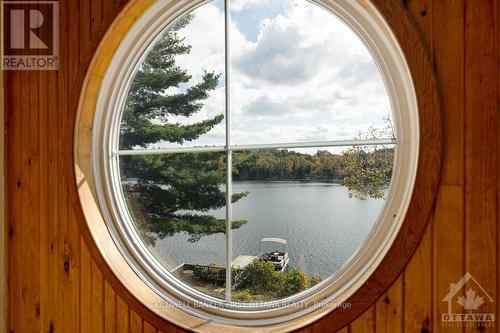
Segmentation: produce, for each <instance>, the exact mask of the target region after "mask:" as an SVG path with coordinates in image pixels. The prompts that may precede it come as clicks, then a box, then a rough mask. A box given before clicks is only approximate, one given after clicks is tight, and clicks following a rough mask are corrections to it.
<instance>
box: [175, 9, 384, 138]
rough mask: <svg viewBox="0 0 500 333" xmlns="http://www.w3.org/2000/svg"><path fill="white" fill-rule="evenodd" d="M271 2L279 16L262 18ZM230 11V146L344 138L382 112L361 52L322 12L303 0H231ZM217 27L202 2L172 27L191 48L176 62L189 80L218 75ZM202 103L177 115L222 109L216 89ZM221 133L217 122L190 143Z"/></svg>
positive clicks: (220, 47)
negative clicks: (180, 24)
mask: <svg viewBox="0 0 500 333" xmlns="http://www.w3.org/2000/svg"><path fill="white" fill-rule="evenodd" d="M277 2H279V3H280V6H281V7H280V6H277V4H276V3H277ZM271 3H272V4H273V6H274V7H273V8H274V9H273V10H275V9H276V8H278V7H279V8H280V13H279V14H276V13H275V12H273V14H272V15H267V14H269V12H270V11H271V10H270V9H269V6H271V5H270V4H271ZM231 9H232V11H234V12H235V13H237V14H238V13H239V15H233V22H232V25H231V58H232V74H231V78H232V80H231V108H232V119H233V124H232V128H233V142H234V143H237V144H247V143H264V142H268V143H269V142H289V141H292V142H293V141H305V140H314V141H318V140H332V139H349V138H352V137H354V136H356V135H357V133H358V132H359V131H360V130H366V129H367V128H368V126H369V125H370V124H373V123H376V124H377V123H379V124H380V123H382V117H383V116H387V114H388V113H389V112H390V106H389V101H388V98H387V94H386V91H385V88H384V85H383V82H382V79H381V77H380V75H379V73H378V71H377V68H376V65H375V63H374V62H373V60H372V58H371V56H370V54H369V52H368V50H367V49H366V47H365V46H364V45H363V43H362V42H361V41H360V40H359V39H358V38H357V36H355V35H354V33H353V32H352V31H351V30H350V29H349V28H348V27H346V26H345V25H344V24H343V23H342V22H341V21H340V20H338V19H337V18H336V17H335V16H333V15H332V14H330V13H329V12H327V11H326V10H324V9H322V8H320V7H319V6H317V5H314V4H312V3H309V2H307V1H305V0H297V1H288V0H233V1H232V4H231ZM247 14H248V15H251V17H252V20H245V17H246V16H245V15H247ZM256 18H257V20H256ZM255 22H257V23H255ZM223 24H224V18H223V12H222V10H221V8H220V6H219V7H217V6H215V5H213V4H210V3H209V4H206V5H203V6H201V7H199V8H198V9H196V10H195V12H194V18H193V20H192V21H191V22H190V23H189V25H188V26H187V27H185V28H184V29H182V30H181V31H180V32H179V34H180V35H181V36H183V37H185V41H186V44H189V45H192V49H191V53H190V54H189V55H183V56H179V57H178V58H177V59H176V62H177V64H178V65H179V66H180V67H181V68H185V69H186V70H187V71H188V73H189V74H191V75H193V79H192V82H191V84H194V83H196V82H197V81H199V80H200V78H201V75H202V74H203V72H204V71H214V72H216V73H222V74H224V25H223ZM251 24H253V25H254V26H250V25H251ZM248 31H254V32H255V36H253V37H255V38H252V36H249V32H248ZM244 32H245V33H244ZM222 78H223V76H222ZM221 82H223V81H221ZM204 104H205V105H204V107H203V110H202V111H201V112H199V113H198V114H196V115H194V116H193V117H192V118H190V119H188V120H186V119H184V120H182V119H177V120H179V121H183V122H195V121H199V120H202V119H206V118H207V117H211V116H213V115H215V114H219V113H221V112H223V110H224V87H222V86H219V87H218V88H217V89H216V91H214V92H212V93H211V95H210V97H209V98H208V99H207V100H206V101H205V102H204ZM223 136H224V127H223V126H222V125H221V126H218V127H217V128H215V129H214V130H213V131H211V132H210V133H209V134H207V135H205V136H204V137H203V138H200V139H199V140H197V142H196V144H200V143H201V144H206V143H214V142H215V141H217V142H219V141H220V142H223Z"/></svg>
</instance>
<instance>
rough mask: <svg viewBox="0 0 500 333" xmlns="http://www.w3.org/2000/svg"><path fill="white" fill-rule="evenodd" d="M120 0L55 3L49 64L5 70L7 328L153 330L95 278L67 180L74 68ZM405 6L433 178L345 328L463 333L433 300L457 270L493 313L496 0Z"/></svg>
mask: <svg viewBox="0 0 500 333" xmlns="http://www.w3.org/2000/svg"><path fill="white" fill-rule="evenodd" d="M387 1H397V0H387ZM125 2H126V1H121V0H92V1H90V0H61V1H60V6H61V17H60V19H61V21H60V33H61V36H60V43H61V55H60V59H61V68H60V70H59V71H57V72H43V71H25V72H5V73H4V75H5V77H4V78H5V80H6V82H5V86H6V91H5V94H6V96H7V104H6V129H7V135H6V139H7V160H8V165H7V179H6V182H7V184H6V186H7V188H8V192H7V196H8V204H7V206H8V219H7V220H8V230H7V233H8V237H9V238H8V273H9V275H8V287H9V291H8V295H9V301H8V305H9V315H8V323H7V325H8V328H9V331H10V332H14V333H17V332H50V333H52V332H95V333H98V332H115V331H116V332H126V331H131V332H141V331H144V332H156V329H155V328H154V326H153V325H152V324H150V323H148V322H147V321H146V320H143V319H142V318H141V317H140V316H139V315H138V314H137V312H136V311H134V309H132V308H130V307H129V304H128V302H126V301H124V300H123V299H122V298H121V297H120V296H119V295H118V294H117V292H116V291H115V290H114V289H113V287H112V286H111V284H110V283H109V281H106V279H105V278H103V274H102V272H101V271H100V269H99V268H98V265H97V264H96V259H95V258H93V257H92V256H91V254H90V252H89V250H88V248H87V246H86V245H85V242H84V240H83V238H82V236H81V234H80V232H79V227H78V225H79V223H83V220H82V219H83V216H82V213H81V210H80V208H79V202H78V198H77V194H76V190H75V185H74V177H73V164H72V158H73V148H72V147H73V125H74V120H75V112H76V107H77V102H78V97H79V93H80V88H81V85H82V81H83V78H84V75H85V70H86V68H87V66H88V64H89V61H90V59H91V57H92V54H93V51H94V50H95V48H96V46H97V43H98V42H99V40H100V38H101V36H102V34H103V33H104V31H105V29H106V28H107V27H108V26H109V24H110V23H111V21H112V20H113V18H114V17H115V16H116V15H117V13H118V12H119V11H120V9H121V8H122V7H123V5H124V3H125ZM404 3H405V5H406V6H407V8H408V10H409V11H410V12H411V15H412V16H413V18H414V20H415V22H416V24H417V25H418V27H419V29H420V30H421V33H422V36H423V38H424V39H425V41H426V42H427V44H428V46H429V49H430V51H431V54H432V59H433V63H434V66H435V68H436V72H437V73H438V77H439V80H440V82H441V85H442V97H443V103H444V119H443V126H444V136H445V146H444V167H443V171H442V179H441V186H440V190H439V195H438V200H437V203H436V208H435V212H434V214H433V216H432V219H431V221H430V224H429V226H428V228H427V231H426V234H425V236H424V238H423V239H422V241H421V244H420V246H419V248H418V250H417V252H416V253H415V255H414V256H413V259H412V260H411V262H410V263H409V265H408V266H407V267H406V269H405V271H404V272H403V273H402V274H401V276H400V277H399V278H398V279H397V280H396V282H395V283H394V284H393V285H392V287H391V288H390V289H389V290H388V291H387V293H386V295H384V296H382V297H381V298H380V300H379V301H378V302H377V303H376V304H375V305H373V306H372V307H371V308H370V309H369V310H368V311H366V313H365V314H363V315H362V316H360V317H359V318H358V319H357V320H356V321H355V322H353V323H352V324H351V325H350V326H349V327H346V328H345V329H344V330H343V332H403V331H404V332H441V331H442V332H462V331H467V332H469V331H474V330H475V329H462V328H442V327H441V323H440V317H441V313H442V312H444V311H445V310H446V304H445V303H444V302H442V301H441V299H442V298H443V297H444V296H445V295H446V293H447V292H448V289H449V284H450V283H452V282H455V281H457V280H459V279H460V278H461V276H462V275H463V274H464V273H465V272H466V271H469V272H470V273H472V275H473V276H474V277H475V278H476V279H477V280H478V281H479V282H480V283H481V285H482V286H483V287H484V288H485V289H486V290H487V291H488V292H489V293H490V294H491V295H492V296H493V297H494V298H495V303H489V304H487V305H484V306H483V307H482V309H483V310H485V311H488V312H494V313H496V314H497V317H498V316H499V315H500V314H499V306H498V302H499V301H500V293H499V289H500V288H499V284H500V283H499V282H500V274H499V267H500V256H499V251H498V239H499V237H500V228H499V227H498V225H499V212H498V200H499V191H500V182H499V180H500V177H499V176H500V174H499V170H500V167H499V163H500V162H499V160H498V155H499V153H500V135H499V134H500V128H499V126H500V122H499V117H500V115H499V86H500V71H499V69H498V67H499V61H500V52H499V44H500V34H499V1H498V0H436V1H433V0H405V1H404ZM496 326H497V327H496V328H493V329H490V328H487V329H485V330H484V331H485V332H493V331H497V330H498V327H499V326H500V323H499V322H498V321H497V325H496ZM166 328H168V327H166ZM175 330H176V329H175V328H174V327H171V328H169V329H168V331H175ZM164 331H167V330H165V328H164Z"/></svg>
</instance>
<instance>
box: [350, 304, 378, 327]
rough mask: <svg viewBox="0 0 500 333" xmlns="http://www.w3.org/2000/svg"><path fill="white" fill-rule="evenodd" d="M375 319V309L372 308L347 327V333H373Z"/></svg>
mask: <svg viewBox="0 0 500 333" xmlns="http://www.w3.org/2000/svg"><path fill="white" fill-rule="evenodd" d="M375 317H376V309H375V307H374V306H372V307H371V308H370V309H369V310H368V311H366V312H365V313H363V314H362V315H361V316H360V317H359V318H358V319H356V320H355V321H354V322H353V323H351V325H349V326H350V327H349V331H350V332H351V333H374V332H375Z"/></svg>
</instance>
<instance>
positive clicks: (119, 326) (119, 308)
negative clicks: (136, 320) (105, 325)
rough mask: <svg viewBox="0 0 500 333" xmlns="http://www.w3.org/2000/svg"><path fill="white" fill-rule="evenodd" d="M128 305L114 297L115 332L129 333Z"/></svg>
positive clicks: (119, 298)
mask: <svg viewBox="0 0 500 333" xmlns="http://www.w3.org/2000/svg"><path fill="white" fill-rule="evenodd" d="M129 323H130V319H129V311H128V305H127V304H126V303H125V302H124V301H123V300H122V298H121V297H119V296H118V295H117V296H116V332H117V333H129V327H130V326H129Z"/></svg>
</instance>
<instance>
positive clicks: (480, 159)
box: [464, 0, 499, 332]
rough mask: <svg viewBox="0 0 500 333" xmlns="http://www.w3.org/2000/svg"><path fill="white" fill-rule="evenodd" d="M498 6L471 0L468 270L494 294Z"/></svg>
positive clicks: (489, 309)
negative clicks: (496, 32)
mask: <svg viewBox="0 0 500 333" xmlns="http://www.w3.org/2000/svg"><path fill="white" fill-rule="evenodd" d="M497 7H498V1H494V0H485V1H470V0H469V1H466V2H465V79H464V80H465V114H466V117H465V119H466V125H467V126H466V130H465V138H466V139H465V149H466V150H465V161H466V163H465V259H466V260H465V270H466V271H467V272H470V274H472V276H473V277H474V278H475V279H476V280H477V281H478V283H480V285H481V287H482V288H483V289H484V290H485V291H486V292H487V293H489V294H490V295H496V294H497V292H498V290H497V288H498V286H497V281H498V267H497V266H496V265H497V263H498V252H497V251H498V239H497V236H498V231H497V219H498V201H497V192H496V186H493V185H492V184H497V181H498V159H497V153H498V147H497V146H496V145H497V142H498V141H497V140H498V133H497V130H498V116H499V115H498V86H497V82H498V81H497V80H498V77H497V75H498V67H497V66H496V65H497V52H498V49H497V45H496V42H497V40H496V38H495V34H494V33H492V32H493V31H496V30H497V28H498V22H497V14H496V11H497ZM466 288H467V287H466ZM497 302H498V300H496V301H495V302H489V301H488V300H486V302H485V303H484V304H482V305H481V308H480V309H481V313H497V307H498V306H497ZM465 331H466V332H473V331H474V332H475V331H477V328H474V327H472V328H466V329H465ZM496 331H497V329H496V328H492V327H486V328H485V329H484V332H496Z"/></svg>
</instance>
